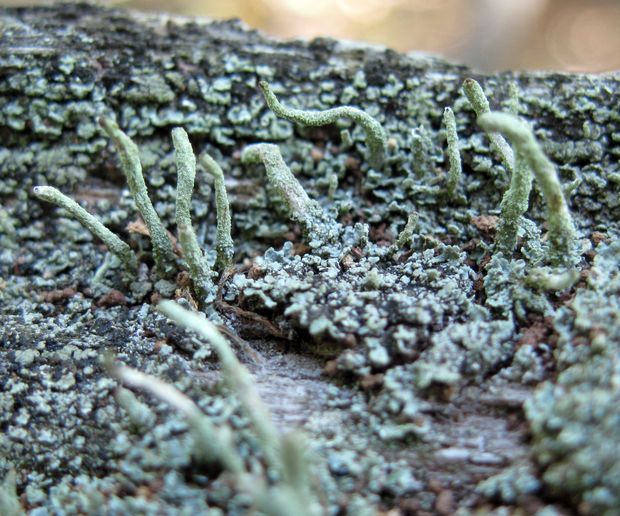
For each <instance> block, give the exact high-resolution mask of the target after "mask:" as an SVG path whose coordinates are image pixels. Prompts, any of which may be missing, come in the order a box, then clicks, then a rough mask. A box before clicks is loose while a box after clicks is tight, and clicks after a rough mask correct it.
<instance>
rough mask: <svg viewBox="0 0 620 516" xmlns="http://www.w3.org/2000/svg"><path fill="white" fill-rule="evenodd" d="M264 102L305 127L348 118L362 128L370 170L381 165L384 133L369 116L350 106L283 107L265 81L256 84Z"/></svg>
mask: <svg viewBox="0 0 620 516" xmlns="http://www.w3.org/2000/svg"><path fill="white" fill-rule="evenodd" d="M258 85H259V86H260V89H261V90H262V92H263V95H264V97H265V101H266V102H267V105H268V106H269V109H271V110H272V111H273V112H274V113H275V114H276V115H277V116H279V117H281V118H284V119H286V120H289V121H291V122H295V123H298V124H301V125H307V126H321V125H328V124H333V123H335V122H336V121H338V120H339V119H340V118H348V119H350V120H352V121H353V122H356V123H358V124H360V125H361V126H362V128H363V129H364V131H365V133H366V141H367V143H368V161H369V163H370V166H371V167H372V168H375V169H377V170H379V169H380V168H381V166H382V165H383V161H384V159H385V151H386V138H385V131H384V130H383V127H382V126H381V124H380V123H379V122H377V121H376V120H375V119H374V118H372V117H371V116H370V115H368V114H367V113H365V112H364V111H362V110H361V109H358V108H356V107H352V106H340V107H337V108H332V109H327V110H325V111H304V110H302V109H292V108H287V107H285V106H283V105H282V104H281V103H280V101H279V100H278V98H277V97H276V96H275V94H274V93H273V91H272V90H271V88H270V87H269V84H268V83H267V81H260V82H259V83H258Z"/></svg>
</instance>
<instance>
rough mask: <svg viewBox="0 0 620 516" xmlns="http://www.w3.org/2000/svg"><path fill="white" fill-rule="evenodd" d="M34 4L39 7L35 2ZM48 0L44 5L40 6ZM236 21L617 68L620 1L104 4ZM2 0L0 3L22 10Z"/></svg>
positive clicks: (532, 65) (281, 32)
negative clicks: (236, 19)
mask: <svg viewBox="0 0 620 516" xmlns="http://www.w3.org/2000/svg"><path fill="white" fill-rule="evenodd" d="M35 3H36V2H35ZM38 3H49V2H38ZM102 3H104V4H111V5H119V6H123V7H127V8H132V9H140V10H145V11H162V12H169V13H173V14H180V15H188V16H206V17H211V18H217V19H222V18H232V17H235V18H241V19H242V20H243V21H244V22H245V23H247V24H248V25H250V26H252V27H254V28H257V29H259V30H261V31H263V32H264V33H266V34H268V35H271V36H275V37H280V38H313V37H317V36H330V37H334V38H341V39H346V40H356V41H364V42H368V43H371V44H379V45H384V46H387V47H391V48H394V49H396V50H400V51H404V52H410V51H423V52H428V53H433V54H437V55H440V56H444V57H447V58H448V59H450V60H452V61H456V62H460V63H464V64H467V65H469V66H471V67H473V68H475V69H478V70H481V71H498V70H506V69H529V70H534V69H553V70H566V71H586V72H601V71H608V70H617V69H620V0H225V1H222V0H177V1H167V0H107V1H105V0H104V1H103V2H102ZM23 4H24V2H23V1H20V0H0V5H23Z"/></svg>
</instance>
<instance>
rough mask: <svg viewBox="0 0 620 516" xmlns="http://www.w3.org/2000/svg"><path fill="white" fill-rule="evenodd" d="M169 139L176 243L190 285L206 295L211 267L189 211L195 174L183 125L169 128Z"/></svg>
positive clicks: (191, 151)
mask: <svg viewBox="0 0 620 516" xmlns="http://www.w3.org/2000/svg"><path fill="white" fill-rule="evenodd" d="M172 142H173V144H174V151H175V159H176V166H177V198H176V209H175V219H176V223H177V231H178V236H179V243H180V244H181V249H182V250H183V257H184V258H185V261H186V262H187V266H188V269H189V275H190V277H191V279H192V282H193V284H194V288H195V289H196V291H197V292H198V293H199V294H200V295H201V296H203V297H206V286H207V285H210V284H211V268H210V267H209V265H208V264H207V261H206V259H205V257H204V255H203V253H202V251H201V249H200V246H199V245H198V239H197V238H196V233H195V232H194V228H193V226H192V219H191V215H190V207H191V202H192V192H193V191H194V180H195V178H196V157H195V156H194V152H193V150H192V145H191V143H190V141H189V138H188V136H187V133H186V132H185V130H184V129H182V128H180V127H176V128H175V129H173V130H172Z"/></svg>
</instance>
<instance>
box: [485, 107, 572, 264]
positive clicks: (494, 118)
mask: <svg viewBox="0 0 620 516" xmlns="http://www.w3.org/2000/svg"><path fill="white" fill-rule="evenodd" d="M478 123H479V124H480V126H481V127H482V128H483V129H484V130H486V131H496V132H501V133H503V134H504V135H505V136H506V137H508V138H509V139H510V140H511V141H512V143H513V145H514V147H515V151H516V153H517V156H518V160H519V161H523V162H524V163H525V164H526V165H527V166H528V167H529V168H530V169H531V170H532V171H533V173H534V176H535V177H536V181H537V182H538V184H539V186H540V189H541V191H542V194H543V197H544V198H545V202H546V207H547V210H546V213H547V223H548V228H549V241H550V255H549V258H550V260H551V261H552V262H555V263H561V264H574V263H575V261H576V260H577V259H578V256H576V252H575V251H576V250H575V238H576V231H575V226H574V225H573V221H572V219H571V216H570V213H569V211H568V206H567V204H566V200H565V199H564V194H563V193H562V186H561V184H560V181H559V179H558V175H557V172H556V170H555V167H554V165H553V163H551V161H549V159H548V158H547V156H545V154H544V153H543V151H542V149H541V148H540V145H539V144H538V142H537V141H536V139H535V138H534V134H533V132H532V130H531V129H530V127H529V126H528V125H527V123H525V122H524V121H523V120H521V119H519V118H517V117H516V116H514V115H511V114H508V113H487V114H485V115H482V116H481V117H479V118H478Z"/></svg>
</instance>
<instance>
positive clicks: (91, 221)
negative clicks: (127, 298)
mask: <svg viewBox="0 0 620 516" xmlns="http://www.w3.org/2000/svg"><path fill="white" fill-rule="evenodd" d="M32 191H33V193H34V195H36V196H37V197H38V198H39V199H42V200H44V201H47V202H50V203H53V204H56V205H57V206H60V207H61V208H64V209H65V210H67V211H68V212H69V213H70V214H71V216H73V217H74V218H75V219H76V220H78V221H79V222H80V224H82V225H83V226H84V227H85V228H86V229H88V230H89V231H90V232H91V233H92V234H93V235H95V236H96V237H98V238H100V239H101V240H102V241H103V243H104V244H105V245H106V246H107V248H108V249H109V250H110V252H111V253H112V254H113V255H114V256H116V257H117V258H118V259H119V260H120V262H121V263H122V264H123V266H124V267H125V268H126V269H127V271H129V272H130V273H132V274H135V272H136V271H137V269H138V260H137V259H136V255H135V254H134V252H133V251H132V250H131V247H129V245H127V244H126V243H125V242H123V241H122V240H121V239H120V238H119V237H118V236H117V235H115V234H114V233H112V231H110V230H109V229H108V228H106V227H105V226H104V225H103V224H102V223H101V222H100V221H99V220H98V219H97V218H96V217H95V216H93V215H91V214H90V213H88V212H87V211H86V210H85V209H84V208H82V207H81V206H80V205H79V204H78V203H77V202H75V201H74V200H73V199H70V198H69V197H67V196H66V195H64V194H63V193H62V192H60V191H59V190H57V189H56V188H54V187H52V186H35V187H34V188H33V190H32Z"/></svg>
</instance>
